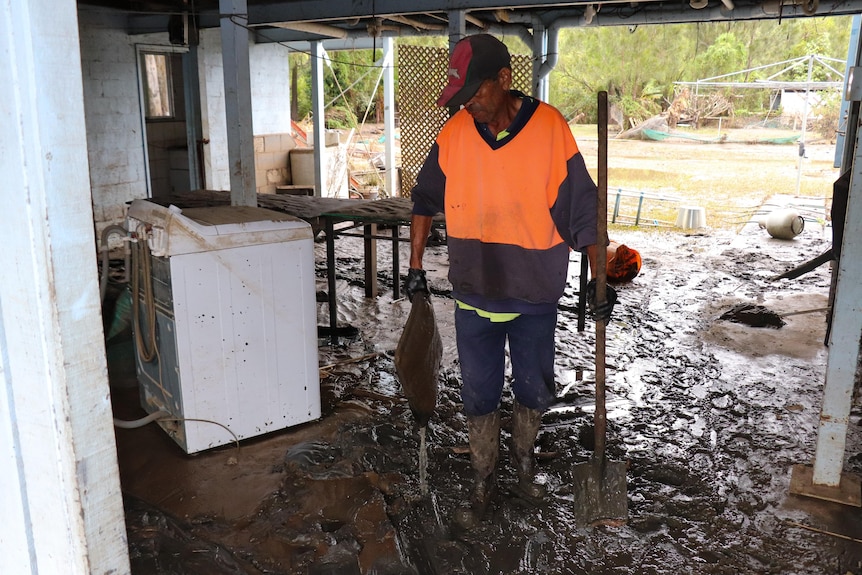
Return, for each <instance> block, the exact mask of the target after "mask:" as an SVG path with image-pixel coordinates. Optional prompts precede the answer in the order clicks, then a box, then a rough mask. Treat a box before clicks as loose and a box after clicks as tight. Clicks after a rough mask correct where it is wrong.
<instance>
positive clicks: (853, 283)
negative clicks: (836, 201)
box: [812, 132, 862, 487]
mask: <svg viewBox="0 0 862 575" xmlns="http://www.w3.org/2000/svg"><path fill="white" fill-rule="evenodd" d="M860 137H862V132H857V136H856V156H855V160H854V161H853V172H852V174H851V176H850V178H851V179H850V196H849V198H848V200H847V217H846V218H845V219H844V240H843V243H842V244H841V254H842V257H841V259H840V261H839V263H838V283H837V286H836V288H835V302H834V303H833V312H832V331H831V332H830V334H829V358H828V360H827V362H826V386H825V388H824V390H823V406H822V408H821V412H820V428H819V430H818V432H817V448H816V451H815V454H814V474H813V476H812V480H813V483H815V484H821V485H828V486H832V487H835V486H838V484H839V482H840V480H841V470H842V468H843V467H844V449H845V443H846V438H847V424H848V422H849V418H850V405H851V403H852V397H853V383H854V377H855V373H856V362H857V358H858V355H859V337H860V334H862V260H860V258H859V254H860V253H862V145H860Z"/></svg>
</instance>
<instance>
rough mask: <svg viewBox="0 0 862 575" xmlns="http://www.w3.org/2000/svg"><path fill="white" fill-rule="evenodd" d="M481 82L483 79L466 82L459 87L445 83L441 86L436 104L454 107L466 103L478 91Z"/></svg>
mask: <svg viewBox="0 0 862 575" xmlns="http://www.w3.org/2000/svg"><path fill="white" fill-rule="evenodd" d="M482 82H484V80H482V81H479V82H473V83H472V84H467V85H465V86H463V87H461V88H459V87H458V86H453V85H451V84H449V85H447V86H446V87H445V88H443V92H442V93H441V94H440V97H439V98H437V105H438V106H449V107H455V106H462V105H464V104H466V103H467V102H468V101H469V100H470V98H472V97H473V96H475V95H476V92H478V91H479V86H481V85H482Z"/></svg>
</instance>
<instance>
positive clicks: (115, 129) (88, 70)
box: [78, 8, 167, 228]
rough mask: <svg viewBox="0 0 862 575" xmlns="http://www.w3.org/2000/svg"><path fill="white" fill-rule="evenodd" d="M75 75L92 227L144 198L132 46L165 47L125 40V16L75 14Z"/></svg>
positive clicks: (118, 216) (110, 220) (119, 216)
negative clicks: (79, 78)
mask: <svg viewBox="0 0 862 575" xmlns="http://www.w3.org/2000/svg"><path fill="white" fill-rule="evenodd" d="M78 26H79V29H80V35H81V70H82V74H83V80H84V108H85V113H86V126H87V148H88V152H89V154H88V157H89V165H90V188H91V191H92V194H93V215H94V218H95V220H96V222H97V228H98V227H101V225H106V224H110V223H122V221H123V218H124V217H125V211H126V202H129V201H131V200H133V199H137V198H144V197H146V196H147V184H146V168H145V155H144V139H143V128H142V125H141V112H140V109H141V108H140V97H139V91H138V72H137V63H136V54H135V44H136V43H139V42H146V43H162V44H167V37H166V36H167V35H164V36H165V38H164V40H161V42H159V39H158V38H153V37H149V36H148V37H141V36H129V35H127V34H126V33H125V31H124V26H125V17H119V16H112V15H110V14H109V13H107V12H105V11H99V12H97V11H94V10H92V9H86V8H84V9H80V10H79V11H78Z"/></svg>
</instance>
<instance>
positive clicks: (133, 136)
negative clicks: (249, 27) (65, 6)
mask: <svg viewBox="0 0 862 575" xmlns="http://www.w3.org/2000/svg"><path fill="white" fill-rule="evenodd" d="M78 20H79V28H80V30H81V66H82V70H83V80H84V105H85V110H86V122H87V146H88V149H89V165H90V186H91V189H92V194H93V211H94V218H95V221H96V228H97V230H99V229H101V228H103V227H104V226H106V225H108V224H111V223H122V221H123V219H124V217H125V212H126V207H127V206H126V204H127V203H128V202H129V201H131V200H133V199H137V198H144V197H147V183H146V174H147V172H146V167H145V164H146V156H145V147H144V137H143V130H144V128H143V126H142V117H141V111H140V110H141V102H140V92H139V87H138V70H137V61H136V57H137V55H136V51H135V46H136V45H137V44H146V45H149V46H153V45H162V46H166V47H167V46H170V43H169V41H168V38H167V34H153V35H138V36H129V35H127V34H126V32H125V17H124V16H120V15H119V14H115V13H112V12H107V11H105V10H96V9H92V8H82V9H80V10H79V12H78ZM200 38H201V42H200V46H199V63H200V74H201V78H200V91H201V100H202V106H201V124H202V137H203V138H205V139H208V140H209V144H207V145H206V146H204V158H203V161H204V166H205V168H206V186H207V188H209V189H214V190H229V189H230V174H229V171H228V166H229V162H228V148H227V127H226V124H225V105H224V76H223V65H222V54H221V37H220V33H219V30H218V28H214V29H208V30H203V31H201V34H200ZM249 54H250V56H249V59H250V66H251V70H250V73H251V89H252V107H253V110H252V118H253V131H254V134H255V135H267V134H283V133H287V134H289V133H290V132H291V127H290V92H289V88H290V74H289V66H288V50H287V48H285V47H284V46H281V45H278V44H253V45H251V46H250V51H249Z"/></svg>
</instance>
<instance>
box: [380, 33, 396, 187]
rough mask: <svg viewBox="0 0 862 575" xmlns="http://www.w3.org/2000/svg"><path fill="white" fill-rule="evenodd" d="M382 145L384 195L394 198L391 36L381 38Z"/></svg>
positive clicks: (393, 55) (393, 103)
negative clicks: (384, 164) (384, 138)
mask: <svg viewBox="0 0 862 575" xmlns="http://www.w3.org/2000/svg"><path fill="white" fill-rule="evenodd" d="M383 134H384V136H385V137H386V142H384V145H383V155H384V158H385V159H384V161H385V162H386V193H387V195H388V196H389V197H390V198H394V197H395V192H396V189H395V188H396V187H397V181H396V180H397V176H398V169H397V168H398V167H397V166H396V165H395V42H394V41H393V40H392V37H391V36H385V37H384V38H383Z"/></svg>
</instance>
